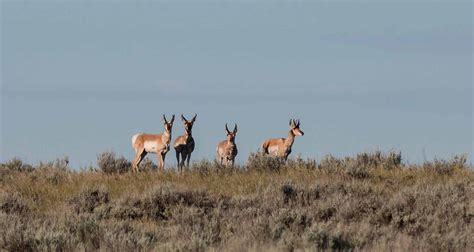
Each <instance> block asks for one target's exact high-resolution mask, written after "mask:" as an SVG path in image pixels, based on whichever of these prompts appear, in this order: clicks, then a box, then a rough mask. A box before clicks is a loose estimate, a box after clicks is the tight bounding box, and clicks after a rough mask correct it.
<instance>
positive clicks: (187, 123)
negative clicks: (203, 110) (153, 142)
mask: <svg viewBox="0 0 474 252" xmlns="http://www.w3.org/2000/svg"><path fill="white" fill-rule="evenodd" d="M196 116H197V114H195V115H194V117H193V119H191V120H187V119H186V118H185V117H184V116H183V115H182V114H181V120H183V123H184V135H182V136H179V137H178V138H176V139H175V140H174V150H175V151H176V160H178V170H179V169H180V168H181V170H183V167H184V161H186V160H187V166H188V167H189V160H190V159H191V153H192V152H193V151H194V138H193V135H192V129H193V124H194V122H195V121H196ZM180 154H181V162H179V155H180Z"/></svg>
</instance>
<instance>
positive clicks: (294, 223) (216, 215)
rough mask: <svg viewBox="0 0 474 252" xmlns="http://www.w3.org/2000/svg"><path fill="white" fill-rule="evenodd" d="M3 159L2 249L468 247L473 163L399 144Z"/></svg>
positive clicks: (0, 183)
mask: <svg viewBox="0 0 474 252" xmlns="http://www.w3.org/2000/svg"><path fill="white" fill-rule="evenodd" d="M66 164H67V162H66V161H65V160H57V161H55V162H50V163H46V164H40V165H38V166H36V167H33V166H31V165H27V164H23V163H22V162H21V161H20V160H12V161H9V162H7V163H4V164H1V165H0V226H1V227H2V228H1V229H0V249H2V250H3V249H6V250H83V249H87V250H88V249H116V250H136V249H143V250H172V251H174V250H198V251H200V250H222V249H227V250H236V251H240V250H242V249H247V250H256V251H260V250H283V251H286V250H295V249H311V250H326V249H329V250H339V249H355V250H381V249H383V250H387V249H392V250H407V249H410V250H413V249H428V250H472V249H474V245H473V237H472V233H474V232H473V231H474V224H473V223H472V217H473V216H474V203H473V202H474V190H473V189H474V172H473V170H472V168H470V167H468V166H467V165H466V159H465V158H464V157H455V158H453V159H452V160H449V161H443V160H435V161H432V162H426V163H424V164H420V165H406V164H403V163H402V162H401V156H400V155H399V154H397V153H389V154H382V153H379V152H376V153H362V154H359V155H357V156H356V157H348V158H343V159H337V158H334V157H331V156H328V157H325V158H324V159H323V160H320V161H318V162H316V161H314V160H302V159H298V158H297V159H292V160H289V161H288V162H287V163H284V162H282V161H281V160H279V159H276V158H269V157H262V156H259V155H251V156H250V158H249V160H248V162H247V163H246V165H245V166H242V167H238V168H237V169H228V168H225V167H221V166H219V165H218V164H216V163H213V162H209V161H200V162H196V163H194V164H193V165H192V167H191V168H190V169H189V170H187V171H185V172H184V173H182V174H177V173H175V172H174V171H166V172H164V173H158V172H156V171H155V170H154V168H155V166H154V165H153V163H151V161H149V160H147V161H145V163H144V164H143V169H144V171H143V172H141V173H139V174H131V173H128V172H126V171H127V170H128V169H129V168H130V167H129V166H130V163H129V162H128V161H127V160H125V159H123V158H122V157H116V156H115V154H113V153H103V154H100V155H99V157H98V167H97V168H96V169H91V170H88V171H73V170H70V169H68V168H65V167H66Z"/></svg>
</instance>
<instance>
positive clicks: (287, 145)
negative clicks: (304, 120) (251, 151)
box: [262, 119, 304, 160]
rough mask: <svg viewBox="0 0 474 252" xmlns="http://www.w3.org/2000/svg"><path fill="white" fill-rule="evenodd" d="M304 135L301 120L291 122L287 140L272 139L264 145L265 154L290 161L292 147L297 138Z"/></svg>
mask: <svg viewBox="0 0 474 252" xmlns="http://www.w3.org/2000/svg"><path fill="white" fill-rule="evenodd" d="M302 135H304V133H303V131H301V130H300V120H299V119H298V120H297V121H296V120H294V119H291V120H290V132H288V137H287V138H272V139H267V140H265V142H263V144H262V149H263V152H264V153H265V154H273V155H276V156H278V157H282V158H284V159H285V160H287V159H288V155H290V153H291V146H292V145H293V142H294V141H295V136H302Z"/></svg>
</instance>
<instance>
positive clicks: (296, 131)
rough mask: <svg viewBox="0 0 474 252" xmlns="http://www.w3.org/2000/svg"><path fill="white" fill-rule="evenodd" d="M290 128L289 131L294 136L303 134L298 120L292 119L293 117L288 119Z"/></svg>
mask: <svg viewBox="0 0 474 252" xmlns="http://www.w3.org/2000/svg"><path fill="white" fill-rule="evenodd" d="M290 129H291V132H292V133H293V135H295V136H302V135H304V132H303V131H301V129H300V120H299V119H298V120H294V119H291V120H290Z"/></svg>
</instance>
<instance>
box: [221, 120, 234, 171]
mask: <svg viewBox="0 0 474 252" xmlns="http://www.w3.org/2000/svg"><path fill="white" fill-rule="evenodd" d="M225 132H226V133H227V140H224V141H222V142H220V143H219V144H218V145H217V158H218V160H219V161H220V163H221V164H224V165H229V163H230V164H231V165H232V166H234V161H235V156H237V145H235V135H236V134H237V124H235V126H234V130H233V131H232V132H231V131H229V129H228V128H227V123H226V124H225Z"/></svg>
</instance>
